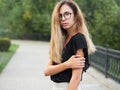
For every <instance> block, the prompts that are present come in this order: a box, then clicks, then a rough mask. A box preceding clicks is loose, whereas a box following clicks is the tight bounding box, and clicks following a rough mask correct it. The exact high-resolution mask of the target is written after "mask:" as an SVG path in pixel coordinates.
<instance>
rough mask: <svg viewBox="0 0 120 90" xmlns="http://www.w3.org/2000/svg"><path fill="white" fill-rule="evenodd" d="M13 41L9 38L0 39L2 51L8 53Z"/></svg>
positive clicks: (0, 49)
mask: <svg viewBox="0 0 120 90" xmlns="http://www.w3.org/2000/svg"><path fill="white" fill-rule="evenodd" d="M10 45H11V41H10V39H8V38H0V51H8V49H9V47H10Z"/></svg>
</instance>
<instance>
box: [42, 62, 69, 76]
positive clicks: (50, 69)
mask: <svg viewBox="0 0 120 90" xmlns="http://www.w3.org/2000/svg"><path fill="white" fill-rule="evenodd" d="M68 68H69V67H68V66H67V64H66V63H65V62H64V63H60V64H58V65H49V66H47V67H46V69H45V71H44V74H45V76H49V75H54V74H57V73H59V72H61V71H64V70H66V69H68Z"/></svg>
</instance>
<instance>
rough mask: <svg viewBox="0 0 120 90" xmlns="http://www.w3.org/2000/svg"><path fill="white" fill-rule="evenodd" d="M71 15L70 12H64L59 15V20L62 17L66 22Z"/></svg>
mask: <svg viewBox="0 0 120 90" xmlns="http://www.w3.org/2000/svg"><path fill="white" fill-rule="evenodd" d="M71 14H72V13H70V12H65V13H64V14H59V19H60V20H62V19H63V17H64V19H65V20H68V19H69V18H70V17H71Z"/></svg>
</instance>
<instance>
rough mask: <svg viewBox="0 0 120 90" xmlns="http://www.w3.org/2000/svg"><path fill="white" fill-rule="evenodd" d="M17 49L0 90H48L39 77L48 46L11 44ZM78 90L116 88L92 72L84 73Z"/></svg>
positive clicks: (45, 81)
mask: <svg viewBox="0 0 120 90" xmlns="http://www.w3.org/2000/svg"><path fill="white" fill-rule="evenodd" d="M12 42H13V43H17V44H19V45H20V47H19V48H18V50H17V52H16V54H15V55H14V56H13V58H12V59H11V61H10V62H9V64H8V65H7V66H6V68H5V69H4V70H3V72H2V73H1V75H0V90H51V88H52V84H51V81H50V79H49V77H45V76H44V75H43V70H44V67H45V65H46V64H47V60H48V50H49V43H48V42H38V41H15V40H14V41H12ZM81 88H82V90H118V89H119V88H120V84H118V83H116V82H115V81H113V80H111V79H109V78H108V79H105V78H104V75H103V74H101V73H99V72H98V71H97V70H95V69H94V68H92V67H91V68H89V69H88V71H87V73H84V77H83V81H82V82H81Z"/></svg>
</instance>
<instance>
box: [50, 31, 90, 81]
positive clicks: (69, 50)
mask: <svg viewBox="0 0 120 90" xmlns="http://www.w3.org/2000/svg"><path fill="white" fill-rule="evenodd" d="M78 49H83V52H84V57H85V60H86V62H85V67H84V68H83V71H86V70H87V69H88V67H89V60H88V48H87V43H86V40H85V37H84V36H83V35H82V34H80V33H77V34H75V35H74V36H72V38H71V39H70V41H69V42H68V43H67V44H66V46H65V47H64V48H63V53H62V63H63V62H65V61H67V60H68V59H69V58H70V57H71V56H72V55H75V54H76V51H77V50H78ZM53 64H54V65H56V64H57V63H55V62H53ZM71 76H72V69H67V70H64V71H62V72H60V73H57V74H55V75H51V80H52V81H54V82H56V83H59V82H69V81H70V79H71Z"/></svg>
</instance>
